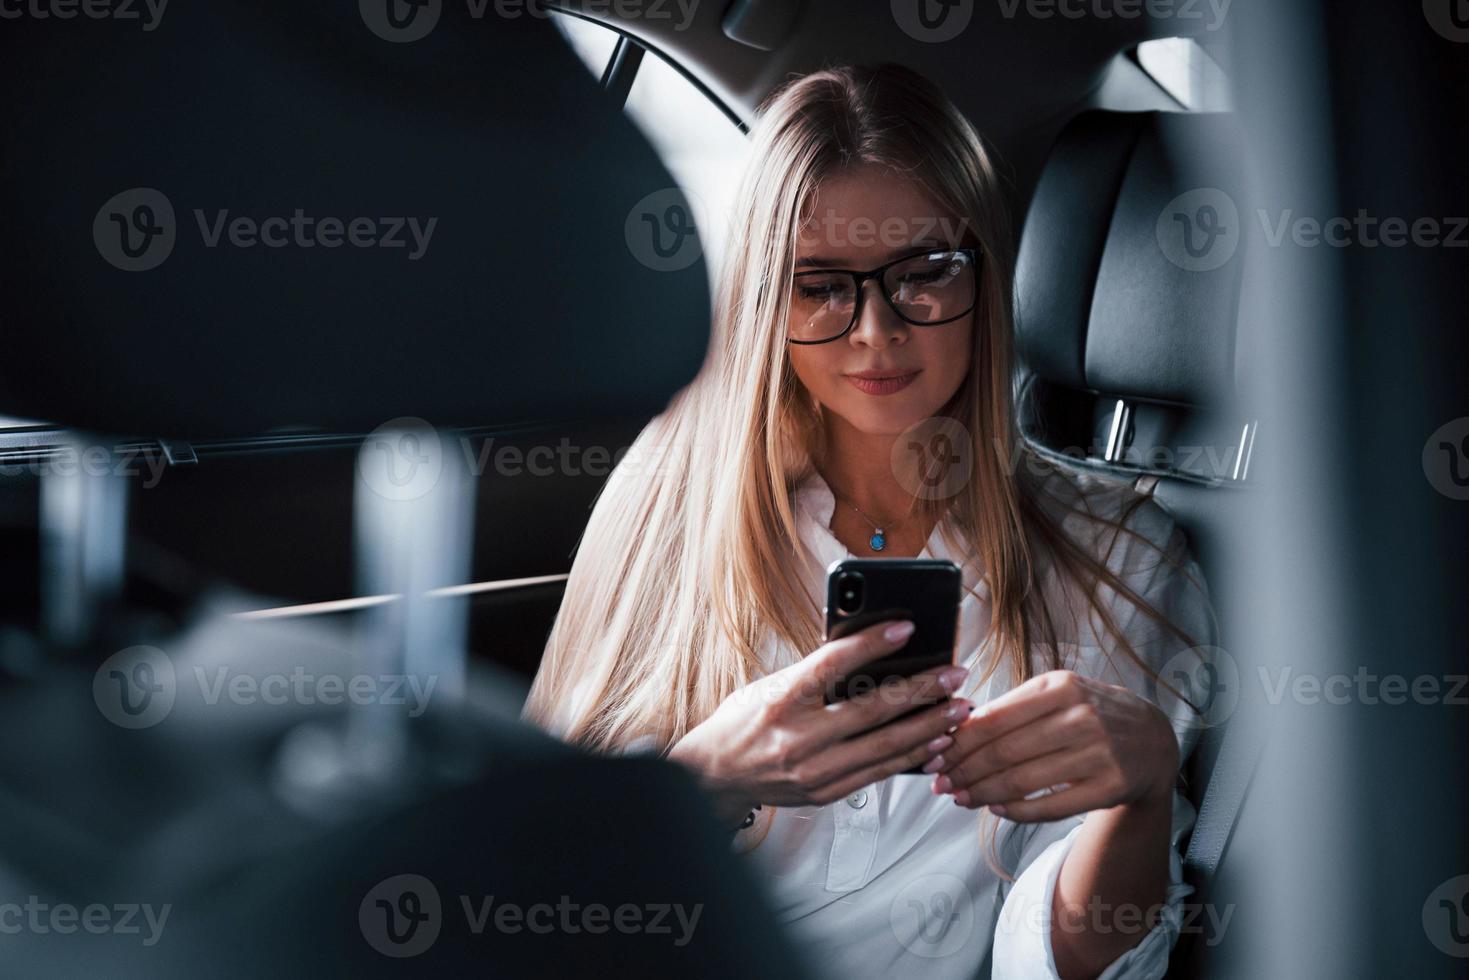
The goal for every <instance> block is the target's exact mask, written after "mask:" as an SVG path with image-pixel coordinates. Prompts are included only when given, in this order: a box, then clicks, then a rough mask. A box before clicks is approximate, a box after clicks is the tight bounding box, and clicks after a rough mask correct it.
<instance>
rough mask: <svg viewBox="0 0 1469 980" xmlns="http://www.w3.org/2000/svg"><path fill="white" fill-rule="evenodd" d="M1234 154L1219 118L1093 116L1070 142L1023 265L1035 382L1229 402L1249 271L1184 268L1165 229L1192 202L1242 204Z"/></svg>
mask: <svg viewBox="0 0 1469 980" xmlns="http://www.w3.org/2000/svg"><path fill="white" fill-rule="evenodd" d="M1233 147H1234V137H1233V132H1232V124H1231V122H1230V120H1229V118H1228V116H1227V115H1223V114H1188V113H1159V112H1154V113H1111V112H1090V113H1086V114H1083V115H1081V116H1079V117H1077V119H1075V120H1073V121H1072V122H1071V123H1070V124H1069V125H1068V126H1067V127H1066V129H1065V130H1063V132H1062V133H1061V136H1060V137H1059V138H1058V140H1057V143H1056V146H1055V148H1054V149H1053V150H1052V153H1051V156H1050V158H1049V160H1048V161H1047V164H1046V168H1045V170H1044V172H1043V173H1042V175H1041V179H1040V182H1039V184H1038V185H1037V187H1036V192H1035V197H1034V199H1033V200H1032V202H1031V206H1030V211H1029V213H1028V214H1027V216H1026V224H1025V234H1024V237H1023V238H1022V240H1021V247H1020V255H1019V259H1018V263H1017V267H1016V287H1015V288H1016V326H1017V331H1018V337H1019V343H1020V348H1021V352H1022V354H1023V356H1024V357H1025V359H1026V361H1027V362H1028V364H1029V367H1030V370H1031V371H1032V372H1033V373H1034V374H1036V375H1038V376H1039V377H1041V378H1043V379H1045V380H1047V381H1050V382H1053V383H1056V384H1060V385H1065V386H1067V387H1071V388H1076V389H1084V390H1088V391H1095V392H1104V393H1108V394H1117V395H1126V396H1128V397H1131V398H1136V399H1146V400H1151V401H1158V402H1171V403H1182V404H1187V405H1207V404H1210V403H1212V402H1215V401H1217V400H1218V398H1219V397H1220V396H1221V395H1225V394H1228V393H1229V392H1230V391H1232V389H1233V385H1234V380H1235V368H1234V360H1233V359H1234V351H1235V344H1234V334H1235V331H1234V325H1235V318H1236V314H1237V299H1238V295H1239V280H1240V269H1241V266H1242V262H1241V260H1240V258H1239V256H1238V255H1235V256H1234V257H1232V258H1230V259H1229V260H1228V261H1226V262H1225V263H1224V264H1223V265H1221V266H1220V267H1219V268H1217V269H1211V270H1205V271H1195V270H1193V269H1190V268H1184V267H1181V266H1180V265H1178V264H1177V263H1176V262H1174V261H1171V260H1170V258H1169V257H1168V255H1166V254H1165V252H1164V251H1163V248H1162V247H1161V246H1160V244H1159V242H1158V235H1157V226H1158V224H1159V220H1160V217H1165V214H1164V212H1165V209H1166V208H1167V207H1168V205H1169V204H1170V202H1172V201H1173V200H1174V199H1175V198H1178V197H1179V196H1180V195H1182V194H1185V193H1188V192H1191V191H1195V190H1198V189H1211V190H1218V191H1222V192H1223V193H1224V194H1225V195H1227V196H1228V197H1229V199H1230V200H1231V201H1235V200H1239V199H1240V195H1239V193H1238V187H1239V183H1240V179H1239V168H1238V166H1237V163H1236V161H1237V154H1236V153H1235V152H1234V150H1233ZM1220 220H1221V221H1224V220H1231V221H1232V220H1233V219H1229V218H1228V216H1221V217H1220ZM1165 221H1166V217H1165ZM1237 232H1238V228H1236V234H1237Z"/></svg>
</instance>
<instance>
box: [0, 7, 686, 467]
mask: <svg viewBox="0 0 1469 980" xmlns="http://www.w3.org/2000/svg"><path fill="white" fill-rule="evenodd" d="M154 6H155V5H144V4H138V5H137V7H136V8H135V9H136V10H137V11H139V12H141V13H142V16H141V19H120V18H115V17H114V18H108V19H100V20H99V19H96V18H93V17H90V16H80V15H79V16H76V17H74V18H72V19H64V20H63V19H57V18H55V17H49V18H45V19H40V18H36V17H29V16H22V17H20V18H18V19H11V20H7V21H6V22H5V27H4V31H3V35H0V88H3V90H4V91H5V92H7V93H9V97H8V98H6V99H5V100H4V106H3V107H0V214H3V215H4V225H3V227H0V266H3V268H4V269H5V283H6V285H5V290H4V294H3V296H0V413H4V414H7V415H16V416H22V417H30V418H41V419H46V420H51V421H56V422H60V423H64V424H69V425H75V426H79V427H86V428H93V429H99V430H102V431H107V432H126V433H130V434H135V435H140V436H141V435H148V436H173V437H177V438H199V437H209V436H221V435H234V434H247V433H259V432H263V431H266V430H269V429H272V428H276V427H295V426H304V427H312V428H325V429H330V430H337V431H343V430H345V431H366V430H367V429H370V428H372V427H373V426H375V425H377V424H379V423H381V422H383V421H385V420H387V419H390V418H393V417H396V416H403V415H413V416H420V417H423V418H425V419H427V420H428V421H430V422H431V423H433V424H436V425H445V426H452V425H470V424H491V423H497V422H500V421H504V420H523V419H540V418H545V419H565V418H574V417H579V416H585V415H588V414H596V415H609V414H611V415H615V414H639V413H652V412H656V411H658V410H660V409H661V408H662V407H663V406H664V405H665V404H666V402H667V399H668V397H669V396H670V395H671V394H672V393H673V392H674V391H676V390H677V389H678V388H679V387H681V386H682V385H683V384H685V383H687V382H688V380H689V379H690V378H691V377H692V376H693V375H694V373H695V372H696V371H697V369H698V367H699V365H700V364H701V362H702V359H703V356H704V352H705V347H706V344H707V340H708V317H709V307H708V287H707V280H706V275H705V270H704V266H703V262H702V260H701V259H700V258H699V251H698V245H697V239H696V238H695V239H689V237H688V236H687V234H686V230H687V227H688V223H687V221H685V220H684V218H685V216H686V214H687V212H686V211H680V210H679V200H678V198H677V192H676V191H674V190H672V188H674V186H675V185H674V182H673V179H672V178H671V177H670V176H669V175H668V173H667V171H666V170H665V169H664V168H663V166H662V164H661V163H660V162H659V161H658V159H657V157H656V156H655V154H654V152H653V150H652V149H651V148H650V146H649V145H648V144H647V142H646V141H645V140H644V139H643V138H642V137H641V136H640V135H639V134H638V133H637V131H636V130H635V129H634V127H633V126H632V125H631V124H630V123H629V122H628V121H627V120H626V119H625V118H624V117H623V115H622V113H621V112H620V111H619V109H618V107H617V106H616V105H614V104H613V103H612V102H611V101H610V100H608V99H607V98H606V97H605V96H604V94H603V93H602V91H601V90H600V89H599V87H598V86H597V84H596V81H595V79H593V78H592V77H591V76H590V74H589V73H588V72H587V71H586V69H585V68H584V67H583V66H582V64H581V63H580V62H579V61H578V60H577V59H576V57H575V56H574V55H573V54H572V52H571V51H570V49H569V48H568V47H567V46H566V45H565V44H564V43H563V42H562V40H561V39H560V38H559V37H558V36H557V33H556V30H555V28H554V26H553V25H551V24H550V23H548V22H547V21H546V20H545V18H544V17H542V16H532V15H531V14H529V13H527V12H526V11H524V10H519V16H516V17H508V16H501V15H499V14H498V13H497V8H496V7H495V6H494V5H493V4H492V5H491V6H490V8H488V10H487V11H480V13H481V14H482V16H479V17H476V16H474V12H475V10H476V9H477V8H476V5H474V4H470V5H465V4H449V3H445V4H438V3H434V4H428V5H415V4H409V3H401V2H395V0H362V2H361V3H358V2H353V0H334V2H327V0H253V2H247V0H211V2H209V3H191V4H183V3H179V4H168V5H167V6H166V7H165V8H163V13H162V16H161V17H160V18H157V19H156V22H154V16H153V14H152V13H151V11H152V9H153V7H154ZM517 9H519V8H517ZM385 11H386V12H385ZM379 15H381V16H379ZM405 20H406V22H405ZM420 34H421V36H419V35H420ZM170 212H171V214H170ZM655 234H656V235H660V236H662V237H661V238H659V239H657V240H656V241H655V240H654V239H653V237H652V236H653V235H655ZM123 236H127V239H128V242H130V244H128V243H126V242H124V237H123ZM170 243H171V251H170V250H169V245H170ZM125 245H126V247H127V248H130V249H131V250H132V251H134V252H137V253H139V254H138V255H137V256H130V255H129V254H127V252H126V251H125V250H124V247H125ZM155 258H161V261H159V262H156V263H155V262H154V261H153V260H154V259H155ZM149 266H151V267H149Z"/></svg>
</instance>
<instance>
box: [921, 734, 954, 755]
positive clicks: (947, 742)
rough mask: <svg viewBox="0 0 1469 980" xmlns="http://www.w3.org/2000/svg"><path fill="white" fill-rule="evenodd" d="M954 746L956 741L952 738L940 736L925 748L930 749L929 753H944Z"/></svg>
mask: <svg viewBox="0 0 1469 980" xmlns="http://www.w3.org/2000/svg"><path fill="white" fill-rule="evenodd" d="M953 744H954V740H953V739H952V738H950V737H949V736H947V735H940V736H939V737H938V738H936V739H934V740H933V741H932V742H929V743H928V744H927V745H926V746H924V748H926V749H928V751H929V752H942V751H943V750H944V749H946V748H948V747H949V746H951V745H953Z"/></svg>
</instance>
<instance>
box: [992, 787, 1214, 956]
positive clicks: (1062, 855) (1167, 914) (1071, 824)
mask: <svg viewBox="0 0 1469 980" xmlns="http://www.w3.org/2000/svg"><path fill="white" fill-rule="evenodd" d="M1193 825H1194V808H1193V804H1191V803H1189V801H1188V800H1187V799H1185V798H1184V797H1183V795H1182V794H1179V793H1174V794H1173V829H1172V833H1171V844H1172V847H1171V848H1170V850H1169V855H1168V890H1167V892H1166V894H1165V896H1164V906H1163V909H1162V910H1161V913H1160V915H1159V917H1158V922H1157V924H1156V925H1154V926H1153V927H1152V928H1150V929H1147V932H1146V934H1145V935H1144V936H1143V937H1142V939H1141V940H1140V941H1139V942H1138V944H1137V945H1136V946H1134V947H1132V948H1131V949H1129V950H1128V951H1127V952H1125V953H1123V954H1122V955H1121V956H1119V957H1118V958H1117V959H1115V960H1113V961H1112V963H1111V964H1110V965H1109V966H1108V967H1107V969H1105V970H1103V971H1102V974H1101V978H1100V980H1144V978H1147V980H1153V978H1157V977H1162V976H1163V975H1164V973H1166V972H1167V970H1168V956H1169V953H1171V952H1172V950H1173V944H1174V943H1175V942H1177V940H1178V931H1179V926H1180V923H1181V922H1182V921H1183V915H1184V908H1183V902H1184V899H1186V898H1187V897H1188V896H1189V895H1191V894H1193V890H1194V889H1193V886H1192V885H1188V884H1185V883H1184V881H1183V858H1182V857H1181V855H1180V853H1179V850H1180V844H1181V842H1182V841H1183V840H1184V839H1185V838H1186V837H1187V835H1188V832H1189V831H1190V830H1191V829H1193ZM1080 831H1081V821H1079V820H1063V821H1057V822H1056V823H1051V824H1043V825H1041V829H1040V831H1039V832H1037V833H1036V835H1035V836H1034V837H1033V838H1032V839H1031V840H1030V841H1029V842H1028V843H1027V844H1026V846H1025V849H1024V852H1023V855H1022V858H1021V867H1022V868H1023V870H1022V871H1021V872H1020V875H1019V877H1017V878H1016V879H1015V883H1014V885H1012V886H1011V888H1010V891H1009V894H1008V895H1006V896H1005V901H1004V904H1003V905H1002V906H1001V908H1000V916H999V922H998V923H997V925H996V926H995V945H994V952H993V972H992V973H991V976H992V977H993V980H1011V978H1014V980H1033V978H1036V977H1045V978H1050V980H1060V977H1059V974H1058V973H1057V972H1056V955H1055V952H1054V951H1053V950H1052V948H1051V924H1052V923H1051V909H1052V907H1053V905H1054V902H1055V898H1056V879H1057V878H1058V877H1059V876H1060V874H1061V864H1062V862H1064V861H1065V860H1066V855H1067V854H1069V853H1070V852H1071V845H1072V843H1073V842H1074V841H1075V840H1076V835H1077V834H1078V833H1080ZM1088 915H1089V916H1090V917H1091V918H1092V919H1093V920H1094V921H1095V922H1096V923H1098V924H1100V925H1101V926H1102V927H1105V928H1113V929H1137V930H1143V929H1145V928H1147V924H1146V922H1144V920H1143V918H1142V916H1143V912H1142V911H1141V910H1139V911H1136V912H1133V911H1132V910H1127V911H1126V912H1123V911H1119V910H1115V909H1106V908H1102V907H1100V906H1099V907H1098V908H1097V909H1095V910H1089V911H1088ZM1089 924H1091V923H1090V922H1089Z"/></svg>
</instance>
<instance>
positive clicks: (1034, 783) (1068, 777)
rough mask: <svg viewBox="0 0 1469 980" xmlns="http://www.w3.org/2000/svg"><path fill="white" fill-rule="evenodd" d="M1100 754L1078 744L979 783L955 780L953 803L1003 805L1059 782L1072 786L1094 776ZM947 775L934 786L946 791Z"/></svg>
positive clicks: (1004, 771) (1103, 759)
mask: <svg viewBox="0 0 1469 980" xmlns="http://www.w3.org/2000/svg"><path fill="white" fill-rule="evenodd" d="M1102 753H1103V750H1101V749H1099V748H1097V747H1096V746H1091V745H1083V746H1077V747H1075V748H1068V749H1062V750H1060V751H1059V752H1052V753H1051V754H1050V755H1043V756H1041V757H1040V758H1038V759H1031V760H1030V761H1029V762H1024V763H1021V764H1020V765H1018V766H1013V767H1011V768H1009V769H1006V770H1003V771H1002V772H997V773H994V774H993V775H990V776H987V777H985V778H984V779H981V780H979V781H978V782H974V783H962V782H955V783H954V784H953V790H954V802H955V803H958V804H959V805H960V806H971V807H972V806H988V805H989V804H991V803H1002V804H1003V803H1008V802H1010V801H1012V800H1023V799H1025V797H1027V796H1029V795H1031V794H1032V793H1038V792H1040V791H1041V790H1044V789H1050V788H1051V787H1053V786H1059V785H1061V784H1062V783H1066V784H1068V785H1074V784H1076V783H1079V782H1083V781H1085V780H1087V779H1090V778H1091V777H1093V776H1094V775H1096V773H1097V772H1098V771H1099V769H1100V767H1101V766H1102V764H1103V763H1104V761H1105V758H1104V756H1103V754H1102ZM949 778H950V777H947V776H940V777H939V778H938V779H937V780H935V781H934V789H935V790H938V792H941V793H942V792H948V790H944V789H939V786H940V784H942V783H943V782H944V781H945V780H947V779H949Z"/></svg>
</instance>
